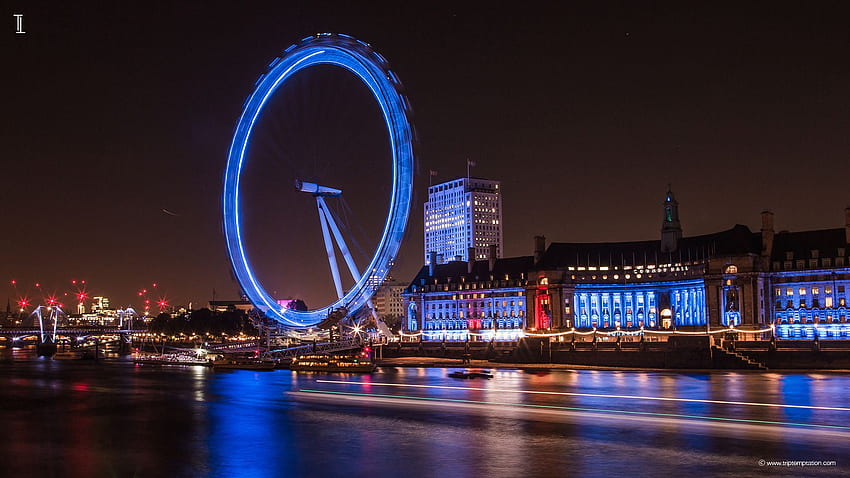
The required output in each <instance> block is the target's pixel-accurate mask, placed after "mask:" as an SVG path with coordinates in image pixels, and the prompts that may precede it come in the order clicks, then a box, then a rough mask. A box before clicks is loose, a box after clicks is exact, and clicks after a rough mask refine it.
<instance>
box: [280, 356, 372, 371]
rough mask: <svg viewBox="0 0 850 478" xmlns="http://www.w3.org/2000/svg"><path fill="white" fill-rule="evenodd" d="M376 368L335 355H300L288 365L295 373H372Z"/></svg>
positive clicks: (358, 360) (358, 359)
mask: <svg viewBox="0 0 850 478" xmlns="http://www.w3.org/2000/svg"><path fill="white" fill-rule="evenodd" d="M376 367H377V366H376V365H375V364H374V363H373V362H371V361H369V360H361V359H360V358H358V357H346V356H335V355H302V356H300V357H296V358H294V359H293V360H292V363H291V364H290V365H289V369H290V370H294V371H296V372H343V373H372V372H374V371H375V368H376Z"/></svg>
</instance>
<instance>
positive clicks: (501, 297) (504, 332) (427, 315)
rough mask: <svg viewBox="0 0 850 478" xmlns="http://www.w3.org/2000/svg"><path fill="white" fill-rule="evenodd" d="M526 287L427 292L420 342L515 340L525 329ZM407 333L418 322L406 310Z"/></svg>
mask: <svg viewBox="0 0 850 478" xmlns="http://www.w3.org/2000/svg"><path fill="white" fill-rule="evenodd" d="M524 293H525V288H524V287H521V286H517V287H504V288H492V289H477V290H474V291H448V292H426V293H423V295H422V304H423V308H424V310H423V311H421V312H422V313H421V314H419V316H420V317H422V322H423V323H422V329H421V330H422V335H423V340H446V341H458V340H461V341H462V340H467V339H471V340H486V341H489V340H491V339H492V340H496V341H504V340H509V341H512V340H517V339H518V338H519V337H520V336H521V334H522V329H523V328H524V327H525V317H526V306H527V304H526V301H525V297H524ZM408 312H409V314H408V330H417V329H418V325H419V324H418V323H417V321H416V319H415V318H412V314H411V313H410V312H414V313H415V312H416V308H415V307H409V309H408Z"/></svg>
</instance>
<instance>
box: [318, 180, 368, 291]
mask: <svg viewBox="0 0 850 478" xmlns="http://www.w3.org/2000/svg"><path fill="white" fill-rule="evenodd" d="M316 201H318V202H319V203H321V205H320V207H319V209H320V210H322V211H323V212H324V214H325V218H326V221H327V223H328V224H329V225H330V227H331V232H333V235H334V238H335V239H336V245H337V247H339V250H340V252H342V257H343V258H344V259H345V264H346V265H347V266H348V271H349V272H351V277H354V281H355V282H356V281H359V280H360V271H358V270H357V264H355V263H354V258H353V257H352V256H351V251H349V250H348V245H346V244H345V239H343V237H342V233H341V232H339V227H337V225H336V221H334V219H333V216H331V212H330V211H329V210H328V206H327V204H325V199H324V198H323V197H322V196H317V197H316Z"/></svg>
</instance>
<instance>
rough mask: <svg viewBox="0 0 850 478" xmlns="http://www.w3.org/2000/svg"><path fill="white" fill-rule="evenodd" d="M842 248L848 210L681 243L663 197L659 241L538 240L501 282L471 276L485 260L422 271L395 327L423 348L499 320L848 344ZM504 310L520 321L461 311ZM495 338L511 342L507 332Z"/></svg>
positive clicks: (534, 326)
mask: <svg viewBox="0 0 850 478" xmlns="http://www.w3.org/2000/svg"><path fill="white" fill-rule="evenodd" d="M848 242H850V208H848V209H847V210H846V211H845V227H844V228H842V229H825V230H816V231H802V232H784V231H783V232H779V233H776V232H775V231H774V227H773V213H771V212H768V211H765V212H763V213H762V228H761V231H760V232H756V233H754V232H752V231H750V229H749V228H748V227H746V226H743V225H736V226H734V227H733V228H731V229H728V230H725V231H721V232H717V233H713V234H706V235H701V236H692V237H683V236H682V230H681V225H680V223H679V213H678V203H676V200H675V198H674V197H673V194H672V192H670V191H668V192H667V195H666V196H665V200H664V216H663V220H662V228H661V238H660V240H656V241H638V242H618V243H552V244H551V245H549V246H548V247H546V243H545V239H544V238H543V237H536V238H535V247H534V256H533V257H521V258H512V259H500V260H498V261H497V262H496V263H495V264H494V265H496V268H497V267H498V266H497V265H498V264H511V270H510V271H509V273H507V275H505V273H504V272H503V271H502V270H496V268H494V267H493V266H491V267H490V270H489V271H488V270H486V269H485V270H481V267H482V266H481V265H480V264H487V262H480V261H479V262H475V263H471V265H469V266H468V267H469V272H468V273H464V270H463V266H464V264H467V263H464V262H460V261H456V262H451V263H449V264H446V265H438V266H437V267H436V268H434V267H423V268H422V270H421V271H420V273H419V275H417V277H416V278H415V279H414V281H413V282H412V283H411V284H410V286H409V287H408V289H407V290H406V291H405V294H404V296H405V298H406V299H407V320H406V322H405V327H406V331H408V332H418V331H422V332H423V336H424V338H425V339H426V340H434V339H435V338H437V339H439V340H442V337H443V336H445V337H446V340H452V339H454V340H465V338H466V337H467V336H470V335H469V334H473V335H471V336H473V337H475V336H477V335H474V334H475V333H480V331H481V330H482V329H487V328H488V327H492V323H491V322H489V321H482V322H480V323H479V320H481V319H489V318H491V317H501V318H502V322H501V323H499V322H498V320H497V324H496V330H499V329H500V328H501V327H502V326H503V324H504V325H505V328H517V327H518V328H520V329H523V330H528V331H541V330H544V331H564V330H570V329H572V328H576V329H585V330H587V329H592V328H594V327H595V328H598V329H616V328H617V327H620V328H622V329H639V328H640V327H645V328H654V329H679V330H691V331H704V330H706V329H707V328H709V327H710V328H712V329H717V328H723V327H728V326H730V325H731V326H744V327H748V328H749V327H751V328H759V329H761V328H765V327H767V326H769V325H772V324H773V325H775V326H776V335H777V337H778V338H780V339H793V338H809V339H812V338H814V337H818V338H819V339H835V338H844V339H850V322H848V320H847V318H848V306H847V304H848V302H850V264H848V255H847V253H848V250H850V247H849V246H848ZM501 267H502V268H504V267H505V266H501ZM502 276H504V280H503V279H502ZM508 277H510V279H508ZM510 281H513V282H510ZM503 282H510V284H509V285H508V284H507V283H503ZM467 290H468V291H469V292H467ZM470 294H471V296H470ZM520 294H521V295H520ZM482 297H483V298H485V300H483V301H482V300H481V298H482ZM497 297H498V298H499V299H496V298H497ZM509 297H516V299H514V300H513V301H511V300H510V299H508V298H509ZM520 297H521V298H520ZM488 298H489V299H492V300H487V299H488ZM502 302H505V303H506V304H508V303H511V302H513V303H514V304H515V307H516V308H517V310H516V311H512V310H510V309H508V310H500V311H499V312H502V313H503V314H504V312H508V314H509V315H508V317H511V315H510V313H512V312H513V313H514V314H515V316H516V317H517V319H519V320H517V321H510V322H506V321H505V318H506V317H505V316H504V315H493V314H490V315H484V316H481V312H485V313H489V312H496V310H492V311H490V310H484V311H479V310H478V309H475V308H474V306H473V308H472V309H470V305H469V304H470V303H472V304H476V303H478V304H483V305H481V307H486V306H487V304H490V306H492V304H496V303H498V304H501V303H502ZM471 312H478V314H477V315H470V313H471ZM462 313H463V314H462ZM434 331H437V332H440V333H437V334H435V333H434ZM442 331H445V332H444V333H443V332H442ZM496 338H497V340H499V339H502V340H509V339H508V338H507V334H502V335H501V336H499V335H497V336H496Z"/></svg>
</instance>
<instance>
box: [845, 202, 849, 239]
mask: <svg viewBox="0 0 850 478" xmlns="http://www.w3.org/2000/svg"><path fill="white" fill-rule="evenodd" d="M844 242H846V243H847V244H850V207H846V208H844Z"/></svg>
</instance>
